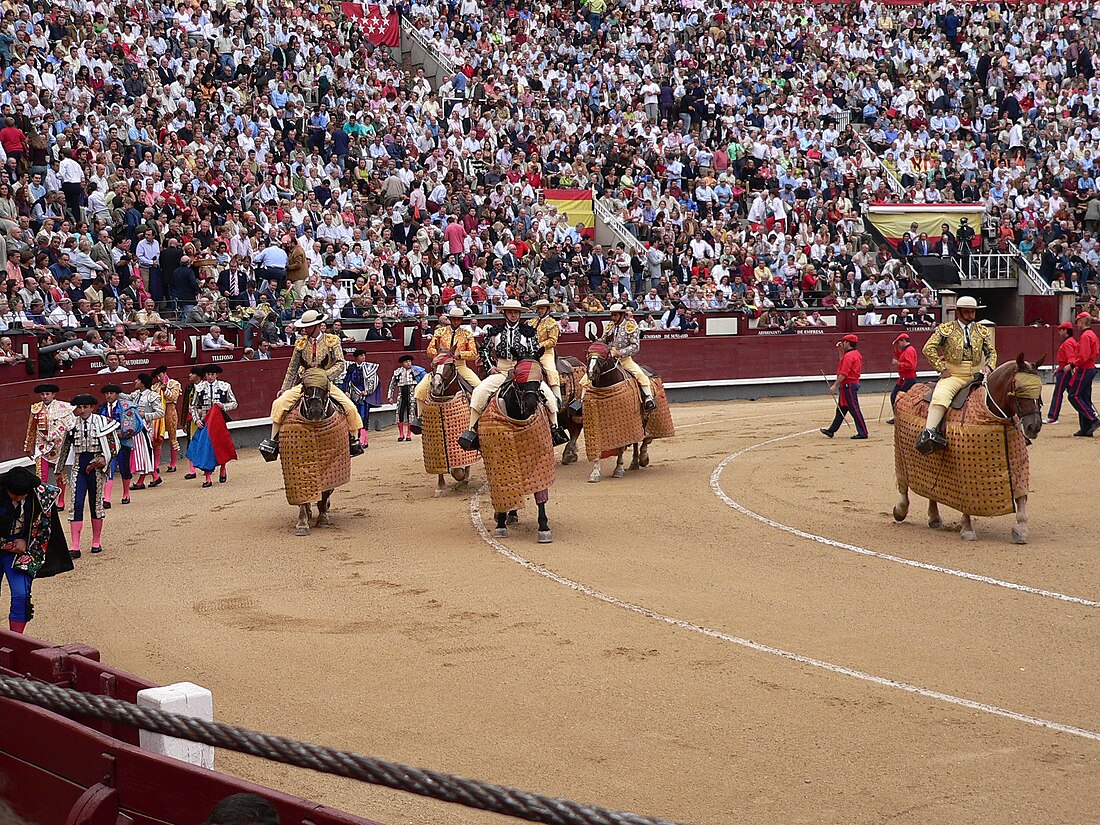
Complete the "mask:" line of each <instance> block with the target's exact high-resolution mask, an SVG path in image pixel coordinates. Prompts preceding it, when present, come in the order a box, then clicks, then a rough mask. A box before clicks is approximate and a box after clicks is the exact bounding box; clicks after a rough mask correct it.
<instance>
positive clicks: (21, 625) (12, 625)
mask: <svg viewBox="0 0 1100 825" xmlns="http://www.w3.org/2000/svg"><path fill="white" fill-rule="evenodd" d="M8 628H9V629H10V630H11V631H12V632H13V633H22V632H23V631H24V630H26V629H27V623H26V622H17V621H16V620H15V619H8Z"/></svg>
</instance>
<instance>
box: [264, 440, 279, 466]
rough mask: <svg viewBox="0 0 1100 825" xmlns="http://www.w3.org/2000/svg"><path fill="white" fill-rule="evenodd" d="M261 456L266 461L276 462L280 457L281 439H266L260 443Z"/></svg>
mask: <svg viewBox="0 0 1100 825" xmlns="http://www.w3.org/2000/svg"><path fill="white" fill-rule="evenodd" d="M260 455H262V456H263V457H264V461H274V460H275V459H276V458H278V457H279V437H278V436H275V437H274V438H265V439H264V440H263V441H261V442H260Z"/></svg>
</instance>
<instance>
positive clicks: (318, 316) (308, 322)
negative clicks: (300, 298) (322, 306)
mask: <svg viewBox="0 0 1100 825" xmlns="http://www.w3.org/2000/svg"><path fill="white" fill-rule="evenodd" d="M327 320H328V318H326V317H325V314H324V313H323V312H318V311H317V310H315V309H307V310H306V311H305V312H303V313H302V317H301V318H299V319H298V320H297V321H295V322H294V328H295V329H309V328H310V327H315V326H317V325H318V324H323V323H324V322H325V321H327Z"/></svg>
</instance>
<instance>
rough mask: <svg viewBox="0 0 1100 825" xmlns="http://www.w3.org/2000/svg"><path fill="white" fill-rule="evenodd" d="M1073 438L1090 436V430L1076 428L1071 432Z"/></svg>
mask: <svg viewBox="0 0 1100 825" xmlns="http://www.w3.org/2000/svg"><path fill="white" fill-rule="evenodd" d="M1073 437H1074V438H1092V431H1091V430H1078V431H1077V432H1075V433H1074V434H1073Z"/></svg>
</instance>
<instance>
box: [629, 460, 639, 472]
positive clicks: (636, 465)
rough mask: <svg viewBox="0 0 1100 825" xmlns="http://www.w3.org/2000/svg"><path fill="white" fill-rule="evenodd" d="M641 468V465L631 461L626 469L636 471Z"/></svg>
mask: <svg viewBox="0 0 1100 825" xmlns="http://www.w3.org/2000/svg"><path fill="white" fill-rule="evenodd" d="M641 466H642V465H641V464H639V463H638V462H637V461H631V462H630V466H629V467H627V468H626V469H628V470H637V469H638V468H639V467H641Z"/></svg>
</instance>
